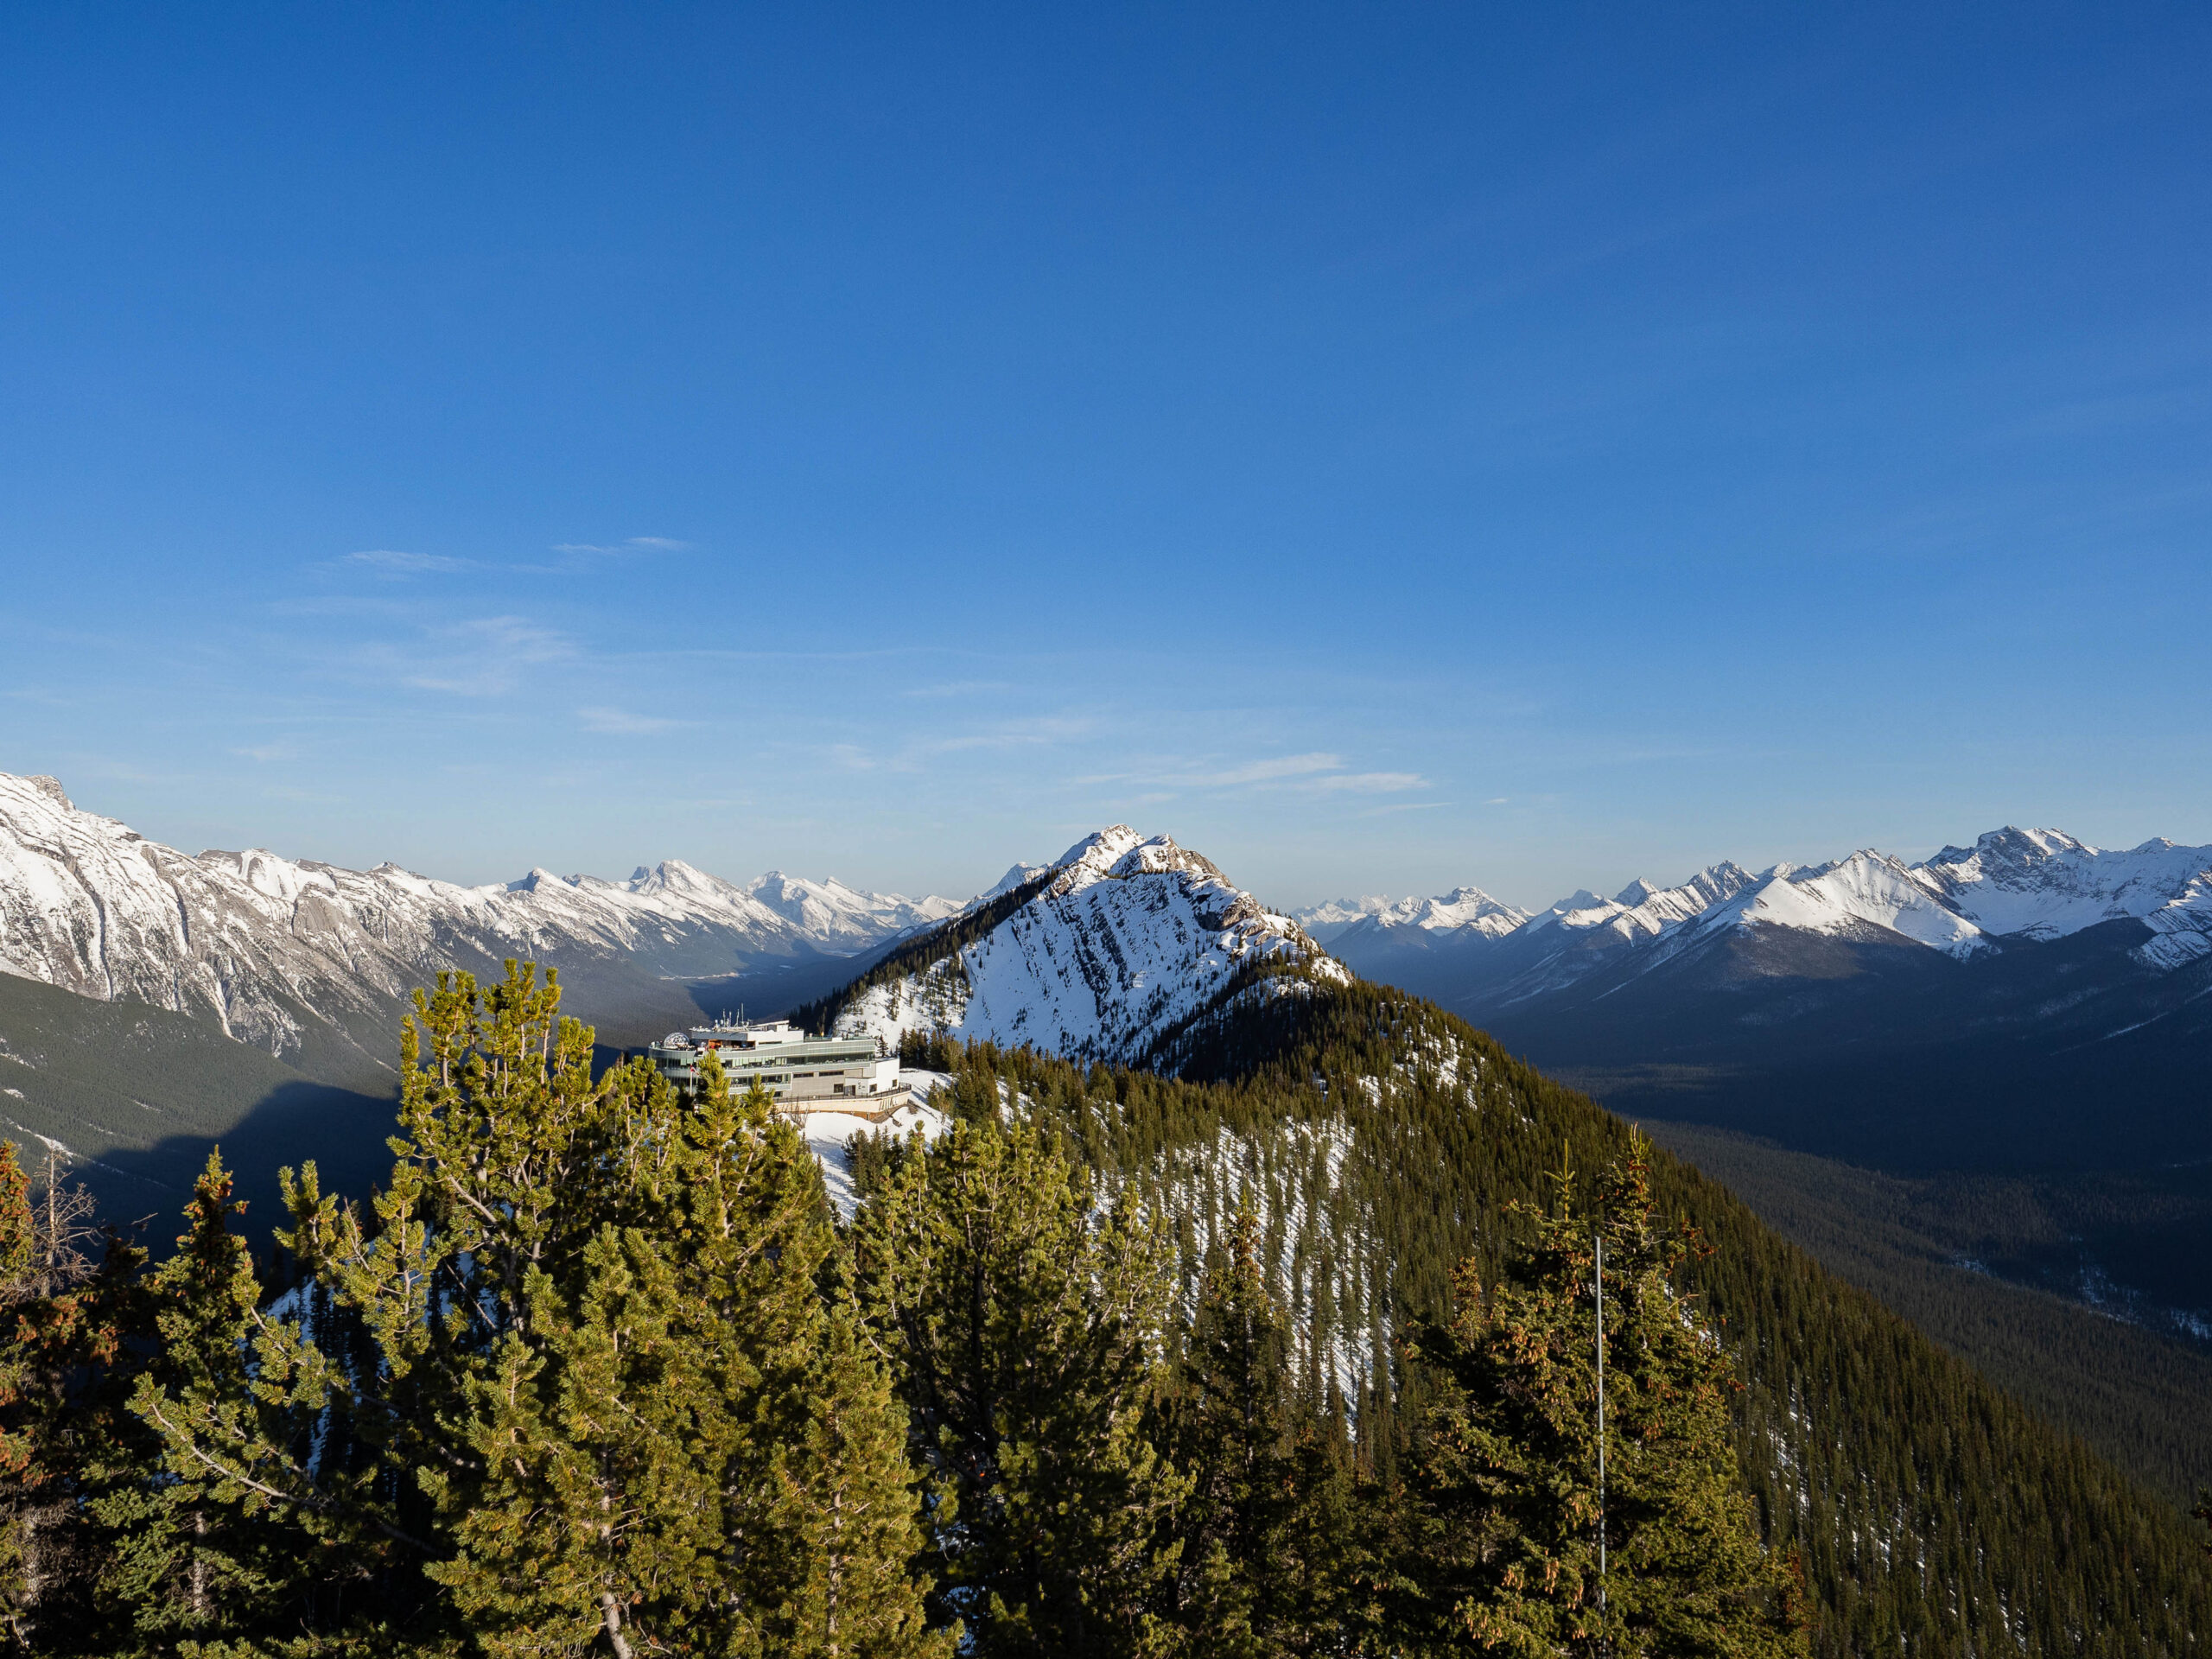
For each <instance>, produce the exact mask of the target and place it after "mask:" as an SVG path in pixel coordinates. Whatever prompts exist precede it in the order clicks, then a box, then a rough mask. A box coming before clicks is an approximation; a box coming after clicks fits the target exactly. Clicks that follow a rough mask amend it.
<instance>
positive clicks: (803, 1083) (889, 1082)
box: [645, 1020, 907, 1119]
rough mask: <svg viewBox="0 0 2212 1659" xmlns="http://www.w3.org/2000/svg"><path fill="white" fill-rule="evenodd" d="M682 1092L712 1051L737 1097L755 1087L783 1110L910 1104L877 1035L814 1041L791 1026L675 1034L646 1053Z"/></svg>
mask: <svg viewBox="0 0 2212 1659" xmlns="http://www.w3.org/2000/svg"><path fill="white" fill-rule="evenodd" d="M645 1052H646V1054H647V1055H648V1056H650V1057H651V1058H652V1063H653V1065H655V1066H656V1067H657V1068H658V1070H659V1071H660V1074H661V1075H662V1076H663V1077H666V1078H667V1079H668V1080H669V1081H670V1082H671V1084H675V1085H676V1086H677V1088H678V1089H683V1090H696V1088H697V1087H698V1085H699V1062H700V1060H701V1059H702V1058H704V1057H705V1056H706V1055H707V1054H709V1053H712V1054H713V1055H714V1056H715V1058H716V1059H718V1060H719V1061H721V1068H722V1071H723V1073H724V1074H725V1075H726V1076H727V1077H728V1078H729V1086H730V1088H731V1090H734V1091H741V1090H744V1089H746V1088H747V1086H749V1085H750V1084H753V1083H754V1082H756V1081H757V1082H759V1083H760V1084H763V1085H764V1086H765V1087H766V1089H767V1090H768V1092H769V1093H771V1094H772V1095H773V1096H775V1097H776V1108H777V1109H778V1110H779V1111H782V1112H786V1113H790V1114H791V1115H793V1116H804V1115H805V1114H806V1113H809V1112H847V1113H850V1114H852V1115H853V1116H858V1117H867V1118H879V1119H880V1118H884V1117H888V1116H890V1115H891V1114H892V1113H893V1112H894V1111H896V1110H898V1109H899V1108H900V1107H901V1106H904V1105H906V1103H907V1090H906V1084H904V1083H902V1082H900V1081H899V1057H898V1055H897V1054H895V1053H893V1052H889V1051H888V1050H887V1049H886V1048H885V1046H883V1044H881V1043H880V1042H879V1041H878V1040H877V1039H874V1038H873V1037H810V1036H808V1035H807V1034H806V1033H804V1031H801V1030H800V1029H799V1028H798V1027H796V1026H794V1025H792V1024H791V1021H789V1020H757V1021H754V1022H753V1023H750V1024H745V1023H732V1022H730V1021H728V1020H717V1021H716V1022H715V1024H713V1025H710V1026H694V1027H691V1028H690V1030H688V1031H672V1032H671V1033H669V1034H668V1035H667V1036H665V1037H664V1038H662V1039H661V1040H660V1041H658V1042H657V1043H655V1044H653V1045H652V1046H650V1047H649V1048H647V1049H646V1051H645Z"/></svg>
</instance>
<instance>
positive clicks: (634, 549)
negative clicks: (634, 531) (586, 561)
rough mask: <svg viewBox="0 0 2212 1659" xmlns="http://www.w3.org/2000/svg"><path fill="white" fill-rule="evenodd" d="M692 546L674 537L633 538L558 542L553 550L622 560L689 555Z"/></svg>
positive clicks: (554, 544)
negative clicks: (633, 555)
mask: <svg viewBox="0 0 2212 1659" xmlns="http://www.w3.org/2000/svg"><path fill="white" fill-rule="evenodd" d="M691 546H692V543H690V542H679V541H677V539H676V538H675V537H672V536H631V537H625V538H624V539H623V540H621V541H619V542H556V543H553V551H554V552H556V553H594V554H597V555H599V556H601V557H612V558H620V557H621V556H624V555H625V554H631V553H688V552H690V550H691Z"/></svg>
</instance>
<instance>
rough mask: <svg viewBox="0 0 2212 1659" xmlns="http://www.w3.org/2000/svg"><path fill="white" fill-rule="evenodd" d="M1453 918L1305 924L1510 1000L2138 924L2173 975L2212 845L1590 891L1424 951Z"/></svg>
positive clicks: (2197, 947) (1997, 846) (1989, 853)
mask: <svg viewBox="0 0 2212 1659" xmlns="http://www.w3.org/2000/svg"><path fill="white" fill-rule="evenodd" d="M1470 891H1477V890H1471V889H1462V892H1463V893H1464V892H1470ZM1455 896H1456V895H1455ZM1443 905H1444V901H1443V900H1438V899H1402V900H1398V901H1395V902H1393V901H1390V900H1388V899H1359V900H1357V901H1338V903H1337V904H1335V905H1332V906H1322V907H1321V908H1320V909H1319V910H1317V911H1313V912H1306V915H1307V917H1308V918H1312V919H1313V921H1314V922H1316V923H1319V924H1322V925H1327V926H1328V927H1329V929H1330V938H1331V942H1332V945H1333V946H1334V948H1336V949H1337V950H1339V951H1340V952H1341V954H1342V955H1343V956H1344V959H1345V961H1346V962H1348V963H1351V966H1353V967H1354V968H1357V969H1362V970H1363V971H1367V970H1370V969H1373V970H1375V971H1377V972H1384V973H1387V972H1389V971H1391V970H1393V969H1398V970H1402V969H1405V967H1406V966H1407V964H1408V963H1409V962H1411V961H1415V960H1418V961H1421V963H1423V964H1424V969H1425V970H1429V971H1433V959H1434V957H1435V955H1436V952H1437V950H1439V948H1440V946H1441V945H1443V944H1449V945H1451V946H1452V947H1453V948H1456V949H1458V950H1459V951H1460V954H1461V955H1463V956H1465V957H1467V959H1468V960H1469V961H1470V962H1471V963H1475V962H1478V963H1479V964H1480V967H1479V971H1480V972H1481V973H1483V974H1484V975H1485V976H1488V979H1489V981H1490V982H1491V993H1490V997H1491V1000H1492V1001H1499V1002H1510V1001H1516V1000H1524V999H1526V998H1528V997H1531V996H1536V995H1543V994H1545V993H1547V992H1551V991H1556V990H1560V989H1562V988H1565V987H1567V986H1568V985H1572V984H1574V983H1576V982H1580V981H1581V980H1583V979H1585V978H1586V977H1588V976H1591V975H1592V974H1596V973H1598V972H1599V971H1601V970H1605V971H1609V972H1626V973H1630V974H1633V973H1638V972H1648V971H1650V970H1653V969H1658V968H1661V967H1663V966H1665V965H1667V964H1669V963H1675V962H1678V961H1681V960H1683V959H1684V958H1685V957H1688V956H1689V955H1691V954H1692V953H1694V952H1695V951H1696V950H1699V949H1700V947H1703V946H1709V945H1713V944H1718V943H1719V942H1722V941H1724V940H1726V938H1731V937H1736V938H1743V937H1747V936H1751V935H1759V936H1763V937H1784V936H1789V935H1796V936H1802V937H1810V938H1827V939H1833V940H1842V941H1855V942H1859V943H1883V942H1886V943H1889V944H1917V945H1922V946H1925V947H1927V948H1929V949H1931V950H1937V951H1941V952H1942V953H1943V954H1945V955H1947V956H1949V957H1955V958H1959V959H1961V960H1963V959H1965V958H1967V957H1974V956H1975V955H1977V954H1981V953H1986V952H1988V951H1991V950H1997V949H2001V947H2002V945H2003V943H2004V942H2005V940H2007V939H2020V940H2049V939H2055V938H2064V937H2066V936H2068V935H2069V934H2072V933H2075V932H2078V931H2081V930H2082V929H2084V928H2087V927H2091V926H2094V925H2097V924H2099V923H2102V922H2109V921H2115V920H2121V919H2127V918H2133V919H2134V920H2137V921H2139V922H2141V923H2143V924H2144V925H2145V926H2146V927H2147V928H2148V929H2149V930H2150V937H2149V938H2145V939H2144V940H2143V941H2142V942H2141V943H2140V944H2138V945H2137V946H2136V947H2135V948H2134V951H2133V955H2134V957H2135V959H2136V960H2137V961H2138V962H2139V963H2141V964H2143V965H2144V966H2145V967H2147V968H2150V969H2154V970H2158V971H2170V970H2171V969H2176V968H2178V967H2181V966H2183V965H2184V964H2185V963H2190V962H2193V961H2196V960H2198V959H2200V958H2202V957H2207V956H2212V847H2178V846H2176V845H2175V844H2174V843H2172V842H2167V841H2152V842H2145V843H2144V844H2143V845H2142V846H2140V847H2138V848H2135V849H2132V850H2129V851H2126V852H2119V851H2105V850H2101V849H2098V848H2095V847H2092V846H2090V845H2089V844H2088V842H2082V841H2079V840H2076V839H2075V837H2073V836H2069V835H2065V834H2063V832H2061V831H2058V830H2055V829H2012V828H2007V829H1997V830H1993V831H1991V832H1990V833H1989V834H1987V835H1985V836H1982V837H1980V840H1978V841H1977V842H1975V843H1974V846H1972V847H1971V848H1959V847H1947V848H1945V849H1943V850H1942V852H1940V853H1938V854H1937V855H1936V856H1935V857H1933V858H1931V859H1929V860H1927V861H1925V862H1923V863H1919V864H1908V863H1906V862H1904V861H1903V860H1901V859H1898V858H1896V857H1893V856H1892V855H1889V854H1886V853H1881V852H1877V851H1873V850H1871V849H1867V850H1861V851H1859V852H1856V853H1853V854H1852V855H1850V856H1849V857H1847V858H1843V859H1839V860H1836V861H1834V862H1831V863H1826V864H1820V865H1813V866H1802V865H1796V866H1793V865H1789V864H1777V865H1776V866H1774V867H1773V868H1770V869H1767V870H1764V871H1761V872H1759V873H1758V874H1751V873H1750V872H1748V871H1746V870H1745V869H1744V868H1741V867H1740V866H1738V865H1736V864H1732V863H1720V864H1716V865H1713V866H1712V867H1711V868H1708V869H1705V870H1701V871H1700V872H1699V873H1698V874H1696V875H1694V876H1692V877H1691V878H1690V879H1689V880H1688V881H1686V882H1684V883H1682V884H1681V886H1679V887H1665V888H1662V887H1656V886H1655V885H1654V884H1652V883H1651V882H1649V881H1643V880H1637V881H1634V882H1631V883H1630V884H1629V886H1628V887H1625V888H1624V889H1623V890H1622V891H1621V892H1620V893H1618V894H1617V895H1616V896H1615V897H1613V898H1611V899H1600V898H1599V897H1597V896H1596V895H1595V894H1593V893H1589V892H1587V891H1585V892H1580V893H1575V894H1573V895H1572V896H1571V897H1569V898H1567V899H1562V900H1560V902H1559V903H1558V904H1556V905H1554V906H1551V907H1550V908H1549V909H1548V910H1543V911H1540V912H1536V913H1535V914H1534V915H1531V916H1525V917H1523V916H1522V915H1521V913H1520V912H1510V911H1508V910H1507V909H1506V908H1505V907H1504V906H1498V907H1497V911H1496V912H1492V913H1491V916H1490V917H1489V918H1487V919H1488V923H1489V925H1488V926H1487V927H1485V928H1484V929H1483V930H1482V931H1480V932H1479V933H1474V932H1470V933H1468V934H1466V935H1465V937H1464V938H1463V937H1460V936H1458V935H1453V936H1449V937H1448V938H1447V939H1446V940H1443V941H1434V942H1431V941H1428V940H1423V941H1422V942H1421V950H1419V951H1414V950H1412V946H1413V945H1414V943H1415V938H1416V936H1415V935H1414V933H1413V932H1412V931H1411V930H1415V929H1422V930H1427V931H1428V932H1429V933H1430V934H1432V935H1433V933H1434V931H1435V930H1436V928H1437V925H1438V924H1437V923H1436V922H1435V921H1433V920H1432V919H1430V918H1432V917H1434V916H1437V915H1440V913H1442V906H1443ZM1509 917H1510V918H1519V919H1517V920H1509V919H1508V918H1509Z"/></svg>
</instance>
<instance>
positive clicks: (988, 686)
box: [899, 680, 1014, 697]
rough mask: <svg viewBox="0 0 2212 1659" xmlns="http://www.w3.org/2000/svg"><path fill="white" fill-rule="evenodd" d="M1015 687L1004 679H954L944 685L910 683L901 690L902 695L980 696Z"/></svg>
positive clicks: (900, 694)
mask: <svg viewBox="0 0 2212 1659" xmlns="http://www.w3.org/2000/svg"><path fill="white" fill-rule="evenodd" d="M1013 689H1014V688H1013V687H1012V686H1011V685H1009V684H1008V683H1007V682H1006V681H1004V680H952V681H949V682H947V683H945V684H943V685H910V686H906V687H904V688H902V689H901V690H900V691H899V696H902V697H979V696H984V695H986V694H988V693H989V692H993V691H1010V690H1013Z"/></svg>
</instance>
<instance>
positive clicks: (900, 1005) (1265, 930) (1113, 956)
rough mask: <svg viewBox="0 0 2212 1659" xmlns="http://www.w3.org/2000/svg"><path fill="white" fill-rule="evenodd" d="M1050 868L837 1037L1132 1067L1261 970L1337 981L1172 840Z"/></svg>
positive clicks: (1131, 838) (1117, 840)
mask: <svg viewBox="0 0 2212 1659" xmlns="http://www.w3.org/2000/svg"><path fill="white" fill-rule="evenodd" d="M1017 868H1021V867H1017ZM1048 868H1050V869H1051V870H1052V872H1053V873H1054V874H1053V877H1052V880H1051V882H1050V883H1049V885H1047V886H1046V888H1045V890H1044V891H1043V892H1042V893H1039V895H1038V896H1037V897H1036V898H1035V899H1032V900H1031V901H1030V902H1029V903H1028V904H1027V905H1025V906H1022V907H1021V908H1020V909H1019V910H1017V911H1015V912H1014V913H1013V914H1012V915H1011V916H1009V917H1007V918H1006V919H1005V920H1004V921H1002V922H1001V923H1000V924H999V925H998V926H997V927H996V928H995V929H993V930H992V931H990V932H988V933H987V934H985V935H984V936H983V937H982V938H980V939H977V940H976V941H974V942H973V943H972V944H969V945H967V946H966V947H965V948H964V949H963V950H961V951H960V952H959V953H958V955H957V956H954V957H947V958H945V959H944V960H943V961H941V962H938V963H936V964H934V965H933V966H931V968H929V969H925V970H923V971H922V972H921V973H919V974H915V975H909V976H906V977H904V978H902V979H900V980H898V981H896V982H893V983H890V984H887V985H878V986H874V987H873V988H870V989H868V991H867V992H865V993H864V994H863V995H861V997H860V998H859V999H858V1000H857V1001H855V1003H854V1004H853V1005H852V1006H851V1007H849V1008H848V1009H847V1010H846V1012H845V1013H844V1014H842V1016H841V1017H840V1018H839V1020H838V1021H837V1028H838V1030H839V1031H840V1032H841V1033H851V1034H860V1033H867V1034H870V1035H874V1036H876V1037H880V1038H881V1039H884V1040H886V1041H888V1042H894V1043H895V1042H896V1041H897V1040H898V1039H899V1037H900V1036H901V1035H902V1034H904V1033H906V1032H909V1031H942V1032H944V1033H947V1034H949V1035H951V1036H954V1037H958V1038H969V1039H984V1040H988V1041H991V1042H995V1043H1001V1044H1007V1045H1010V1046H1018V1045H1022V1044H1027V1045H1029V1046H1033V1047H1036V1048H1039V1049H1043V1050H1046V1051H1049V1052H1052V1053H1056V1054H1061V1055H1065V1056H1066V1057H1068V1058H1071V1059H1077V1060H1120V1061H1128V1060H1134V1059H1135V1058H1138V1057H1139V1056H1141V1055H1142V1054H1143V1053H1144V1052H1146V1051H1147V1049H1149V1048H1150V1047H1151V1046H1153V1045H1154V1043H1156V1042H1158V1041H1159V1040H1160V1039H1161V1038H1162V1037H1164V1036H1166V1034H1167V1033H1170V1032H1171V1031H1173V1030H1174V1029H1175V1028H1176V1027H1179V1025H1181V1024H1182V1023H1183V1022H1184V1021H1185V1020H1189V1019H1191V1018H1192V1017H1193V1016H1194V1015H1196V1014H1198V1013H1199V1012H1200V1011H1201V1010H1203V1009H1205V1007H1208V1005H1209V1004H1211V1002H1212V1001H1214V1000H1215V999H1217V997H1219V996H1220V995H1222V994H1223V993H1224V991H1225V990H1227V989H1228V988H1229V987H1230V982H1231V981H1232V979H1233V978H1234V976H1236V973H1237V972H1238V970H1239V969H1243V968H1245V967H1247V966H1249V965H1251V964H1253V963H1257V962H1262V961H1268V960H1280V961H1282V962H1286V963H1306V964H1309V965H1311V966H1313V968H1314V969H1316V970H1317V971H1321V972H1328V973H1335V974H1343V973H1344V969H1342V968H1341V967H1339V966H1338V964H1337V963H1334V962H1332V961H1331V960H1330V958H1328V957H1326V956H1325V955H1324V954H1323V953H1322V951H1321V950H1320V948H1319V946H1318V945H1316V944H1314V943H1313V940H1312V939H1311V938H1308V937H1307V936H1306V933H1305V931H1303V930H1302V929H1301V928H1300V927H1299V925H1297V924H1296V923H1295V922H1294V921H1292V920H1291V919H1290V918H1288V917H1287V916H1279V915H1276V914H1274V913H1273V912H1268V911H1267V910H1265V909H1263V908H1262V906H1260V904H1259V902H1258V901H1257V900H1255V899H1253V897H1252V896H1251V895H1250V894H1249V893H1244V892H1243V891H1241V890H1240V889H1238V888H1237V887H1235V886H1233V885H1232V884H1231V883H1230V881H1229V880H1228V879H1227V878H1226V877H1225V876H1224V875H1223V874H1222V873H1221V871H1220V870H1219V869H1218V868H1216V867H1215V866H1214V865H1213V863H1212V862H1211V861H1209V860H1207V859H1205V858H1203V857H1201V856H1200V855H1198V854H1196V853H1193V852H1191V851H1189V850H1188V849H1185V848H1182V847H1179V846H1177V845H1176V844H1175V842H1173V840H1171V839H1170V838H1169V837H1167V836H1155V837H1154V838H1152V839H1150V840H1146V839H1143V838H1142V837H1141V836H1138V834H1137V833H1136V831H1135V830H1134V829H1130V828H1129V827H1128V825H1126V824H1116V825H1115V826H1113V827H1112V828H1111V829H1103V830H1101V831H1100V832H1099V833H1097V834H1096V835H1094V836H1087V837H1086V838H1084V840H1082V841H1079V842H1077V843H1076V844H1075V845H1074V846H1072V847H1071V848H1069V849H1068V850H1067V852H1066V853H1065V854H1064V855H1062V856H1061V857H1060V858H1059V859H1058V860H1057V861H1054V863H1053V864H1052V865H1051V866H1050V867H1048ZM1347 977H1349V976H1347Z"/></svg>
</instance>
